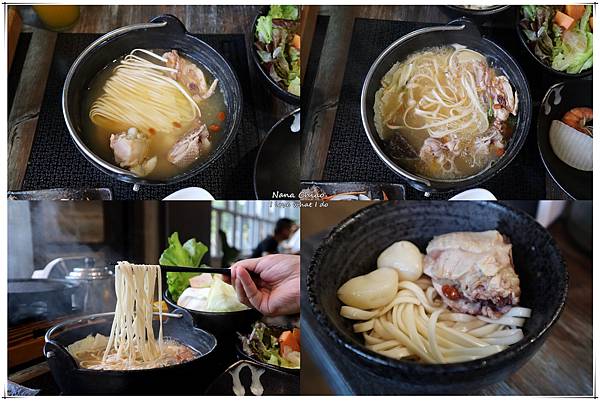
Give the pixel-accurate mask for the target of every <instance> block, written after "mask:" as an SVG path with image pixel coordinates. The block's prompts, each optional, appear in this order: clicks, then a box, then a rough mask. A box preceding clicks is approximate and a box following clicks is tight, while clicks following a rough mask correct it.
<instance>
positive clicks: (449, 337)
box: [340, 276, 531, 363]
mask: <svg viewBox="0 0 600 401" xmlns="http://www.w3.org/2000/svg"><path fill="white" fill-rule="evenodd" d="M340 315H341V316H343V317H345V318H347V319H351V320H355V321H360V322H359V323H355V324H354V325H353V328H354V332H355V333H361V334H362V336H363V338H364V341H365V345H366V347H367V348H368V349H370V350H371V351H374V352H377V353H379V354H381V355H384V356H387V357H390V358H395V359H404V358H408V359H414V360H417V361H420V362H425V363H453V362H464V361H471V360H474V359H479V358H484V357H487V356H489V355H492V354H495V353H497V352H500V351H502V350H504V349H505V348H507V347H508V346H509V345H511V344H514V343H516V342H518V341H519V340H521V339H522V338H523V331H522V329H521V327H522V326H523V324H524V322H525V318H527V317H530V316H531V310H530V309H528V308H522V307H518V306H515V307H512V308H511V309H510V311H509V312H507V313H506V314H504V315H503V316H502V317H500V318H499V319H490V318H488V317H485V316H472V315H468V314H465V313H456V312H453V311H451V310H450V309H449V308H448V307H447V306H446V305H445V304H444V303H443V302H442V300H441V299H440V297H439V295H438V293H437V292H436V290H435V288H434V287H433V285H432V283H431V280H430V279H429V278H428V277H427V276H422V277H421V278H420V279H419V280H417V281H415V282H411V281H400V283H399V284H398V292H397V294H396V296H395V297H394V299H393V300H392V301H391V302H389V303H388V304H387V305H385V306H382V307H379V308H374V309H360V308H356V307H352V306H347V305H344V306H342V308H341V310H340Z"/></svg>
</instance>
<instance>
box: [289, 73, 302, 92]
mask: <svg viewBox="0 0 600 401" xmlns="http://www.w3.org/2000/svg"><path fill="white" fill-rule="evenodd" d="M288 92H290V93H291V94H293V95H296V96H300V77H296V78H294V79H292V80H291V81H290V84H289V85H288Z"/></svg>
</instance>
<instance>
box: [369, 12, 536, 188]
mask: <svg viewBox="0 0 600 401" xmlns="http://www.w3.org/2000/svg"><path fill="white" fill-rule="evenodd" d="M454 43H459V44H462V45H465V46H467V47H468V48H470V49H473V50H475V51H478V52H479V53H481V54H483V55H485V56H486V57H487V59H488V62H490V63H491V65H492V66H494V67H495V68H498V69H500V70H501V71H502V72H503V73H504V74H505V75H506V76H507V77H508V79H509V81H510V82H511V84H512V86H513V88H514V89H515V90H516V92H517V93H518V99H519V110H518V113H517V114H518V115H517V122H516V126H515V129H514V132H513V136H512V137H511V139H510V141H509V143H508V146H507V148H506V153H505V154H504V155H503V156H502V157H501V158H499V159H498V160H497V161H496V162H494V163H493V164H492V165H491V166H490V167H489V168H488V169H486V170H483V171H481V172H480V173H478V174H476V175H473V176H470V177H466V178H460V179H448V180H434V179H431V178H428V177H424V176H421V175H419V174H415V173H414V172H411V171H408V170H406V169H404V168H403V167H401V166H399V165H398V164H397V163H396V162H395V161H394V160H393V159H392V158H390V157H389V156H388V155H387V154H386V153H385V151H384V143H383V140H382V139H381V138H380V136H379V134H378V133H377V130H376V129H375V123H374V121H373V120H374V112H373V105H374V103H375V92H377V90H379V88H380V87H381V79H382V78H383V76H384V75H385V74H386V73H387V72H388V71H389V70H390V68H392V66H393V65H394V64H395V63H396V62H398V61H402V60H404V59H406V58H407V57H408V56H409V55H411V54H413V53H415V52H418V51H421V50H424V49H427V48H431V47H436V46H443V45H452V44H454ZM361 116H362V123H363V126H364V129H365V132H366V135H367V137H368V138H369V142H370V143H371V146H372V147H373V149H374V150H375V153H377V156H379V158H380V159H381V160H382V161H383V162H384V163H385V164H386V165H387V166H388V167H389V168H390V169H391V170H392V171H394V172H395V173H396V174H398V175H399V176H400V177H402V178H403V179H405V180H406V181H407V182H408V183H409V184H410V185H411V186H413V187H414V188H416V189H418V190H420V191H425V192H448V191H457V190H463V189H466V188H471V187H476V186H478V185H480V184H481V183H483V182H485V181H487V180H489V179H490V178H492V177H494V176H495V175H497V174H498V173H499V172H500V171H502V169H503V168H504V167H506V166H507V165H508V164H509V163H510V162H511V161H512V160H513V159H514V158H515V156H516V155H517V153H518V152H519V150H520V149H521V147H522V146H523V143H525V139H526V137H527V133H528V132H529V126H530V124H531V95H530V92H529V85H528V84H527V79H526V78H525V75H524V74H523V71H522V70H521V68H520V67H519V65H518V64H517V63H516V62H515V60H514V59H513V58H512V57H511V56H510V55H509V54H508V53H507V52H506V51H504V50H503V49H502V48H501V47H500V46H498V45H496V44H495V43H494V42H492V41H491V40H489V39H486V38H485V37H482V36H481V35H480V33H479V31H478V29H477V28H476V26H475V25H474V24H473V23H472V22H471V21H469V20H466V19H459V20H456V21H452V22H450V23H449V24H448V25H442V26H436V27H431V28H423V29H419V30H416V31H414V32H411V33H409V34H407V35H405V36H403V37H401V38H400V39H398V40H397V41H395V42H394V43H392V44H391V45H390V46H389V47H388V48H387V49H385V50H384V51H383V52H382V53H381V54H380V55H379V57H378V58H377V59H376V60H375V61H374V62H373V65H372V66H371V69H370V70H369V72H368V74H367V76H366V78H365V82H364V84H363V88H362V94H361Z"/></svg>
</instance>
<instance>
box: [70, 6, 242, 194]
mask: <svg viewBox="0 0 600 401" xmlns="http://www.w3.org/2000/svg"><path fill="white" fill-rule="evenodd" d="M137 48H144V49H176V50H177V51H179V52H180V53H181V54H182V55H184V56H186V57H187V58H190V59H192V60H196V62H198V63H199V64H201V65H202V66H203V67H205V68H206V69H207V70H209V71H210V73H211V74H212V75H213V76H214V77H216V78H217V79H218V80H219V85H218V87H219V90H221V91H222V92H223V96H224V100H225V105H226V107H227V112H226V119H225V121H224V123H223V129H222V131H221V132H220V135H221V139H219V141H218V144H217V145H216V149H214V150H213V152H212V153H211V155H210V156H209V157H208V158H207V159H205V160H203V161H200V162H197V163H195V164H193V165H192V166H191V167H190V168H189V169H188V170H186V171H184V172H182V173H179V174H178V175H176V176H174V177H171V178H169V179H167V180H164V181H161V180H151V179H147V178H143V177H139V176H136V175H135V174H133V173H132V172H130V171H129V170H125V169H122V168H120V167H118V166H116V165H113V164H112V163H110V162H108V161H106V160H104V159H102V158H101V157H99V156H98V155H96V154H94V152H92V150H91V149H90V148H89V147H88V146H87V145H86V142H85V141H84V140H83V138H82V135H81V133H82V110H81V104H82V98H83V95H84V93H85V91H86V90H87V89H88V88H89V85H90V82H91V81H92V80H93V78H94V77H95V76H96V74H98V73H99V72H100V71H101V70H102V69H103V68H104V67H106V66H107V65H109V64H110V63H111V62H112V61H113V60H115V59H118V58H119V57H122V56H124V55H126V54H128V53H129V52H131V51H132V50H133V49H137ZM62 107H63V114H64V117H65V122H66V124H67V128H68V129H69V133H70V134H71V138H72V139H73V141H74V142H75V145H76V146H77V148H78V149H79V151H80V152H81V153H82V154H83V155H84V156H85V157H86V159H88V161H89V162H90V163H92V164H93V165H94V166H95V167H97V168H98V169H100V170H101V171H103V172H105V173H106V174H109V175H110V176H112V177H114V178H117V179H119V180H121V181H126V182H131V183H134V184H155V185H160V184H173V183H175V182H179V181H182V180H185V179H187V178H190V177H192V176H194V175H196V174H198V173H199V172H201V171H202V170H204V169H206V168H208V167H209V166H211V165H212V164H213V163H214V162H215V161H216V160H217V159H218V158H219V157H221V155H223V153H224V152H225V150H226V149H227V148H228V147H229V145H231V143H232V142H233V139H234V137H235V133H236V132H237V129H238V126H239V124H240V120H241V117H242V90H241V87H240V84H239V81H238V78H237V76H236V75H235V73H234V72H233V70H232V69H231V67H230V66H229V64H228V63H227V61H225V59H224V58H223V57H222V56H221V55H220V54H219V53H217V51H216V50H214V49H213V48H212V47H210V46H209V45H208V44H206V43H205V42H203V41H201V40H200V39H198V38H196V37H194V36H192V35H191V34H190V33H188V32H187V31H186V29H185V27H184V26H183V24H182V23H181V21H179V20H178V19H177V18H176V17H174V16H172V15H162V16H160V17H156V18H154V19H153V20H152V21H150V22H149V23H146V24H136V25H130V26H125V27H122V28H118V29H116V30H114V31H112V32H109V33H107V34H106V35H104V36H102V37H100V38H99V39H98V40H96V41H95V42H94V43H92V44H91V45H89V46H88V47H87V48H86V49H85V50H84V51H83V52H82V53H81V54H80V55H79V57H77V59H76V60H75V62H74V63H73V65H72V66H71V69H70V70H69V73H68V74H67V78H66V80H65V85H64V88H63V97H62Z"/></svg>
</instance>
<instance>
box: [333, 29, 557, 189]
mask: <svg viewBox="0 0 600 401" xmlns="http://www.w3.org/2000/svg"><path fill="white" fill-rule="evenodd" d="M433 25H434V24H426V23H414V22H400V21H383V20H372V19H356V20H355V23H354V30H353V33H352V40H351V43H350V52H349V56H348V62H347V64H346V70H345V73H344V80H343V84H342V90H341V93H340V98H339V104H338V108H337V114H336V118H335V124H334V128H333V133H332V138H331V142H330V146H329V150H328V155H327V161H326V164H325V171H324V174H323V180H324V181H367V182H400V183H402V182H404V181H403V180H402V178H400V177H399V176H397V175H396V174H394V173H393V172H392V171H391V170H390V169H389V168H388V167H387V166H386V165H385V164H384V163H383V162H382V161H381V160H380V159H379V157H378V156H377V155H376V154H375V152H374V151H373V149H372V148H371V145H370V144H369V141H368V139H367V136H366V134H365V133H364V129H363V126H362V121H361V117H360V94H361V89H362V84H363V82H364V80H365V77H366V75H367V73H368V71H369V68H370V67H371V64H372V63H373V61H374V60H375V59H376V58H377V56H378V55H379V54H380V53H381V52H382V51H383V50H384V49H385V48H386V47H387V46H389V45H390V44H391V43H392V42H394V41H395V40H396V39H398V38H400V37H401V36H403V35H405V34H407V33H409V32H412V31H414V30H416V29H420V28H424V27H428V26H433ZM483 33H484V35H485V36H486V37H488V38H490V39H491V40H493V41H494V42H496V43H497V44H498V45H500V46H502V47H503V48H504V49H505V50H506V51H508V52H509V53H510V54H511V55H512V56H513V57H514V58H515V60H518V62H519V63H520V64H521V66H522V68H523V70H524V71H525V73H526V76H527V78H528V81H529V85H530V87H531V95H532V99H533V119H532V123H531V129H530V132H529V135H528V138H527V140H526V142H525V144H524V145H523V148H522V149H521V151H520V152H519V154H518V155H517V157H516V158H515V159H514V160H513V161H512V162H511V163H510V164H509V166H507V167H506V168H505V169H504V170H503V171H502V172H501V173H499V174H498V175H497V176H496V177H494V178H492V179H490V180H489V181H487V182H486V183H484V184H482V187H483V188H486V189H488V190H490V191H491V192H492V193H493V194H494V195H495V196H496V197H497V198H498V199H545V198H546V189H545V169H544V166H543V164H542V160H541V158H540V156H539V152H538V149H537V141H536V132H535V127H536V122H537V118H536V117H537V112H538V109H539V104H540V101H541V98H542V97H543V95H544V93H545V90H546V88H548V87H549V86H550V85H551V84H552V83H553V82H554V81H553V79H552V78H550V77H547V76H545V74H544V73H543V72H541V71H540V70H539V69H536V68H535V67H534V66H532V65H531V63H530V62H529V61H528V60H526V57H525V55H524V54H523V53H522V52H521V49H520V48H519V43H518V42H517V41H518V38H517V36H516V35H517V34H516V32H514V31H512V30H508V29H488V28H486V29H484V30H483ZM453 195H454V193H445V194H433V195H432V196H431V198H432V199H447V198H449V197H451V196H453ZM406 198H407V199H423V198H424V194H423V193H422V192H419V191H417V190H414V189H413V188H412V187H410V186H409V185H406Z"/></svg>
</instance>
